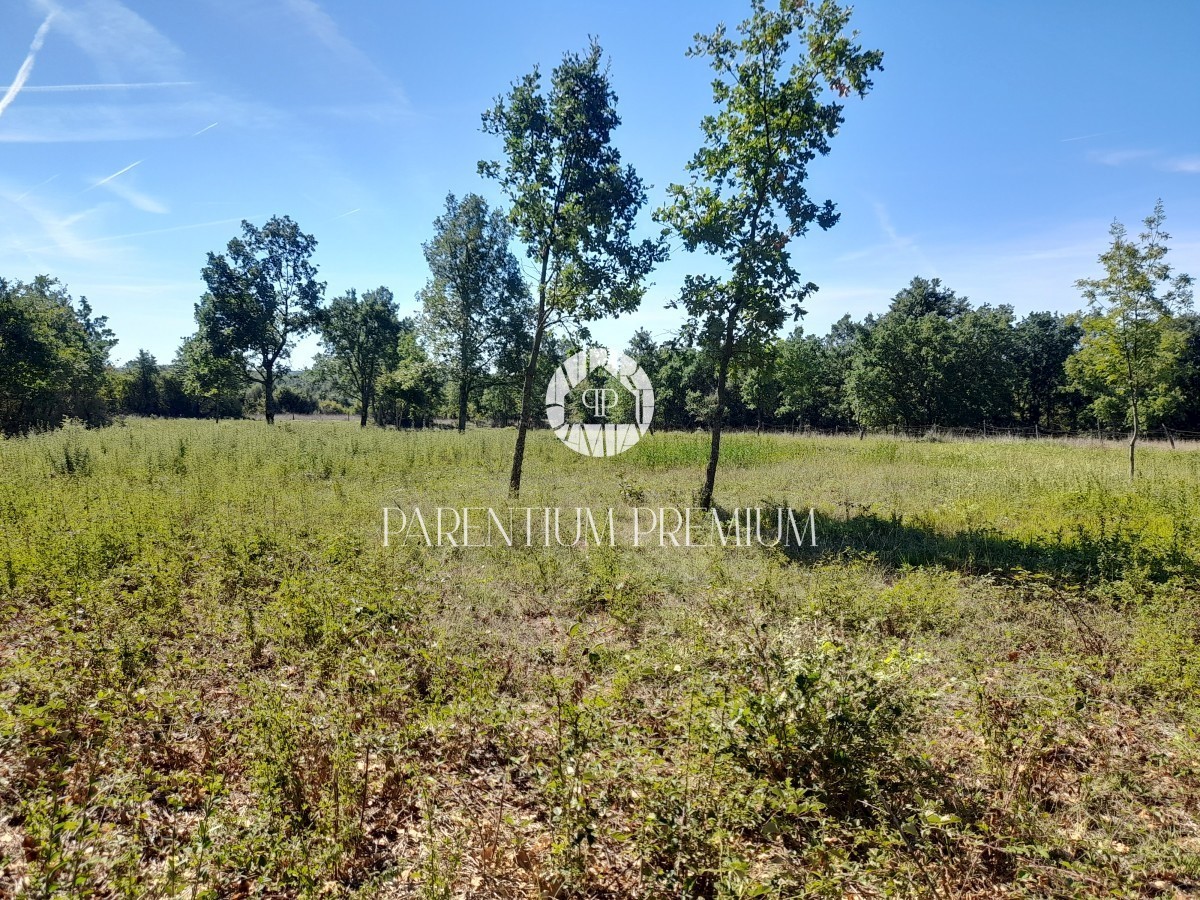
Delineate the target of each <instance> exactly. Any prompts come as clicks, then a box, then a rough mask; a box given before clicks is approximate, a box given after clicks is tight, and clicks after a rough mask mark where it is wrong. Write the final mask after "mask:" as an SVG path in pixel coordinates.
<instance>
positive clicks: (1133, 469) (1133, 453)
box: [1129, 396, 1141, 481]
mask: <svg viewBox="0 0 1200 900" xmlns="http://www.w3.org/2000/svg"><path fill="white" fill-rule="evenodd" d="M1140 435H1141V423H1140V422H1139V421H1138V402H1137V397H1136V396H1135V397H1134V400H1133V434H1131V435H1130V436H1129V480H1130V481H1132V480H1133V479H1134V478H1136V477H1137V442H1138V437H1139V436H1140Z"/></svg>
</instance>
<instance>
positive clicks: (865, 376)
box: [847, 278, 1015, 428]
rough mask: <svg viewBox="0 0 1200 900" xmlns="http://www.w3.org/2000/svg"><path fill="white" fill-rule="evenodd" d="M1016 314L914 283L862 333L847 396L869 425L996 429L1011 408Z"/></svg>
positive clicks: (939, 286) (936, 283)
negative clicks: (987, 425) (990, 426)
mask: <svg viewBox="0 0 1200 900" xmlns="http://www.w3.org/2000/svg"><path fill="white" fill-rule="evenodd" d="M1012 319H1013V314H1012V308H1011V307H1008V306H1000V307H990V306H987V305H984V306H980V307H979V308H978V309H975V308H972V306H971V304H970V302H969V301H968V300H967V298H966V297H959V296H958V295H956V294H955V293H954V291H952V290H950V289H949V288H946V287H943V286H942V284H941V282H940V281H938V280H937V279H936V278H935V279H933V280H932V281H929V280H926V279H924V278H914V279H913V280H912V282H911V283H910V284H909V285H908V287H906V288H905V289H904V290H902V291H900V292H899V293H898V294H897V295H896V296H895V297H894V298H893V299H892V304H891V307H890V308H889V309H888V312H887V313H886V314H885V315H884V316H882V317H881V318H880V319H879V320H878V321H877V322H874V323H873V324H872V325H871V327H869V328H867V329H866V330H865V331H864V332H863V333H862V335H861V337H860V338H859V341H858V345H857V347H856V348H855V351H854V358H853V364H852V367H851V370H850V373H849V377H848V381H847V393H848V394H849V397H850V399H851V403H852V404H853V408H854V412H855V416H856V417H857V418H858V420H859V421H860V422H862V423H863V424H864V425H893V424H899V425H905V426H910V427H913V426H919V427H924V428H928V427H930V426H932V425H947V426H956V425H958V426H961V425H979V424H984V423H990V424H997V423H999V422H1001V421H1004V420H1007V419H1008V418H1009V417H1010V416H1011V414H1012V409H1013V384H1014V380H1015V374H1014V373H1015V368H1014V356H1015V353H1014V347H1013V333H1012V331H1013V330H1012Z"/></svg>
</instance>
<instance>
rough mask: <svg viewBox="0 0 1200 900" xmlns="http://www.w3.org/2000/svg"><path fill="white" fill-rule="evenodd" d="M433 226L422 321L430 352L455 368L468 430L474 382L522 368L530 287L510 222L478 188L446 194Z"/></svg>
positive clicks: (461, 421) (461, 416)
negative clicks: (513, 242)
mask: <svg viewBox="0 0 1200 900" xmlns="http://www.w3.org/2000/svg"><path fill="white" fill-rule="evenodd" d="M433 226H434V231H435V234H434V236H433V239H432V240H430V241H428V242H426V243H425V244H424V250H425V260H426V262H428V263H429V271H430V272H431V273H432V276H433V277H432V278H431V279H430V280H429V282H428V284H426V285H425V287H424V288H423V289H422V290H421V292H420V294H419V295H418V296H419V298H420V300H421V307H422V316H421V326H422V330H423V331H424V333H425V337H426V339H427V340H428V342H429V345H430V349H431V350H432V352H433V355H434V356H435V357H436V358H438V359H439V360H440V361H441V362H442V363H443V364H444V365H445V366H446V367H447V368H448V369H449V370H450V371H452V372H453V373H454V382H455V388H456V390H457V395H458V430H459V431H465V430H466V428H467V406H468V403H469V400H470V398H471V396H472V395H473V394H474V393H475V391H476V390H477V388H479V387H482V386H483V385H484V384H486V383H487V381H488V376H489V375H490V374H491V373H493V372H494V371H495V370H496V368H497V367H499V369H500V370H501V371H504V372H510V373H511V372H517V371H520V369H521V365H522V362H523V360H522V357H523V356H525V355H526V354H528V352H529V341H528V339H527V337H526V335H527V323H528V321H529V318H530V315H531V313H532V309H531V304H530V303H529V289H528V287H527V286H526V284H525V279H524V277H523V276H522V275H521V266H520V263H519V262H517V258H516V257H515V256H514V255H513V253H512V251H511V250H509V246H508V245H509V243H510V241H511V240H512V238H513V228H512V225H511V224H510V223H509V221H508V219H507V217H506V216H505V215H504V213H502V212H501V211H499V210H489V209H488V205H487V201H486V200H484V199H483V198H482V197H480V196H479V195H478V194H468V195H467V196H465V197H463V199H462V200H461V201H460V200H458V199H457V198H456V197H455V196H454V195H453V194H450V195H448V196H447V197H446V211H445V212H444V213H443V214H442V215H440V216H438V217H437V219H435V220H434V223H433Z"/></svg>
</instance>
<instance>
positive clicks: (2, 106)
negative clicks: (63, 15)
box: [0, 10, 55, 116]
mask: <svg viewBox="0 0 1200 900" xmlns="http://www.w3.org/2000/svg"><path fill="white" fill-rule="evenodd" d="M54 16H55V12H54V11H53V10H51V11H50V12H49V13H48V14H47V16H46V18H45V20H44V21H43V22H42V24H41V25H40V26H38V30H37V31H36V32H34V35H33V41H32V42H31V43H30V44H29V53H28V54H27V55H26V56H25V61H24V62H23V63H21V68H19V69H17V76H16V78H14V79H13V82H12V84H10V85H9V86H8V90H6V91H5V92H4V96H3V97H0V116H2V115H4V111H5V110H6V109H8V107H9V106H10V105H12V102H13V101H14V100H16V99H17V94H19V93H21V88H23V87H24V86H25V82H26V81H28V80H29V76H30V74H31V73H32V72H33V63H34V61H35V60H36V59H37V55H38V51H39V50H41V49H42V44H44V43H45V42H46V34H47V33H48V32H49V31H50V23H51V22H53V21H54Z"/></svg>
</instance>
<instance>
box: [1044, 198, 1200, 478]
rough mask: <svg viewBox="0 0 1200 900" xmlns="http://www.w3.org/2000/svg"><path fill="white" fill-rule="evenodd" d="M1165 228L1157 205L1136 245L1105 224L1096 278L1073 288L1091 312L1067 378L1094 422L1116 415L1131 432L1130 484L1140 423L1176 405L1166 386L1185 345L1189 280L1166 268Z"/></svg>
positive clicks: (1175, 396) (1118, 229) (1115, 225)
mask: <svg viewBox="0 0 1200 900" xmlns="http://www.w3.org/2000/svg"><path fill="white" fill-rule="evenodd" d="M1165 221H1166V214H1165V213H1164V212H1163V204H1162V201H1161V200H1159V201H1158V202H1157V203H1156V204H1155V205H1154V212H1153V213H1151V214H1150V215H1149V216H1147V217H1146V219H1145V220H1144V225H1145V228H1146V230H1145V231H1143V232H1142V233H1141V234H1140V235H1139V236H1138V238H1137V240H1136V241H1135V240H1130V239H1129V237H1128V236H1127V234H1126V231H1125V227H1124V226H1123V225H1122V224H1121V223H1120V222H1113V224H1112V227H1111V228H1110V229H1109V234H1110V235H1111V236H1112V244H1111V245H1110V246H1109V248H1108V250H1106V251H1105V252H1104V253H1102V254H1101V255H1100V264H1101V265H1102V266H1103V267H1104V275H1103V277H1101V278H1081V279H1080V280H1079V281H1077V282H1075V284H1076V287H1078V288H1079V290H1080V291H1081V292H1082V293H1083V297H1084V299H1085V300H1086V301H1087V303H1088V307H1089V309H1090V310H1091V312H1090V314H1089V315H1088V316H1086V317H1085V318H1084V320H1083V323H1082V325H1083V340H1082V342H1081V344H1080V347H1079V352H1078V353H1076V354H1075V355H1074V356H1072V357H1071V359H1070V360H1069V361H1068V363H1067V365H1068V371H1069V373H1070V376H1071V378H1072V380H1073V381H1074V382H1075V383H1076V384H1078V385H1079V386H1080V387H1082V388H1083V389H1085V390H1088V391H1091V392H1092V393H1093V395H1094V396H1095V397H1096V400H1095V401H1094V402H1093V404H1092V408H1093V411H1094V412H1095V413H1096V414H1097V415H1098V416H1099V417H1101V418H1107V419H1109V420H1110V421H1111V420H1112V419H1113V418H1115V417H1116V416H1117V414H1118V412H1119V411H1120V412H1123V413H1124V415H1123V418H1124V421H1125V423H1126V424H1127V425H1129V426H1130V428H1131V432H1130V436H1129V477H1130V478H1134V477H1135V475H1136V472H1137V456H1136V454H1137V443H1138V438H1139V437H1140V436H1141V432H1142V424H1143V422H1145V421H1147V420H1155V419H1161V418H1162V417H1164V416H1165V415H1167V414H1169V413H1170V411H1171V408H1172V407H1173V406H1174V405H1175V404H1176V403H1178V402H1179V399H1180V398H1179V396H1178V394H1177V393H1176V392H1175V390H1174V389H1173V388H1174V385H1173V383H1172V381H1173V376H1174V371H1175V368H1176V363H1177V361H1178V359H1179V357H1180V354H1181V352H1182V351H1183V349H1184V343H1185V339H1184V333H1183V331H1182V329H1180V328H1179V327H1177V323H1176V321H1175V316H1176V315H1178V314H1179V313H1180V312H1182V311H1183V310H1185V309H1187V308H1188V307H1190V306H1191V302H1192V278H1191V276H1189V275H1184V274H1178V275H1176V274H1173V273H1172V270H1171V266H1170V265H1169V264H1168V263H1167V262H1166V255H1167V241H1168V240H1170V235H1169V234H1167V233H1166V232H1165V231H1163V227H1162V226H1163V222H1165Z"/></svg>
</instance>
